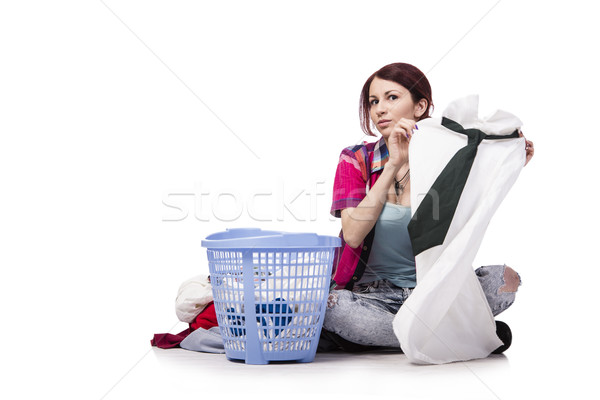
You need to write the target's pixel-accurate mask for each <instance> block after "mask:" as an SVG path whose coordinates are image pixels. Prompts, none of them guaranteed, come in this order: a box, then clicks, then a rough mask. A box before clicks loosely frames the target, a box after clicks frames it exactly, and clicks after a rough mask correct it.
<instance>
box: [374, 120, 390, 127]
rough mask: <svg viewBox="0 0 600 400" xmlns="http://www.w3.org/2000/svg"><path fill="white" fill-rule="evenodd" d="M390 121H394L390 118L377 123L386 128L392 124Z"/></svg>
mask: <svg viewBox="0 0 600 400" xmlns="http://www.w3.org/2000/svg"><path fill="white" fill-rule="evenodd" d="M390 122H392V121H391V120H389V119H382V120H380V121H379V122H378V123H377V125H378V126H380V127H382V128H385V127H386V126H388V125H389V124H390Z"/></svg>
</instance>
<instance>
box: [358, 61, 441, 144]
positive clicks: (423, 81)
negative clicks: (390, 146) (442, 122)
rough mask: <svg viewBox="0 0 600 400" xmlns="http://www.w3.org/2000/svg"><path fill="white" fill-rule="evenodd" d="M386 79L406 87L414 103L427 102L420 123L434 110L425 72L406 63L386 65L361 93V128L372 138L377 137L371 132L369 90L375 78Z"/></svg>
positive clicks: (370, 79) (371, 77)
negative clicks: (423, 100) (422, 100)
mask: <svg viewBox="0 0 600 400" xmlns="http://www.w3.org/2000/svg"><path fill="white" fill-rule="evenodd" d="M376 77H377V78H379V79H384V80H386V81H392V82H396V83H398V84H400V85H402V86H404V87H405V88H406V89H408V91H409V92H410V96H411V97H412V100H413V102H414V103H418V102H419V101H420V100H421V99H425V100H427V107H426V108H425V112H424V113H423V115H421V117H420V118H419V121H420V120H422V119H425V118H429V116H430V115H429V114H430V112H431V109H432V108H433V100H432V96H431V86H430V85H429V81H428V80H427V77H426V76H425V74H424V73H423V72H421V70H420V69H418V68H417V67H415V66H413V65H410V64H406V63H393V64H389V65H386V66H385V67H383V68H381V69H380V70H379V71H377V72H375V73H374V74H373V75H371V76H370V77H369V79H367V81H366V82H365V85H364V86H363V88H362V91H361V92H360V105H359V116H360V127H361V128H362V130H363V131H364V132H365V133H366V134H367V135H370V136H375V134H374V133H373V131H371V103H370V102H369V89H370V88H371V82H373V79H375V78H376Z"/></svg>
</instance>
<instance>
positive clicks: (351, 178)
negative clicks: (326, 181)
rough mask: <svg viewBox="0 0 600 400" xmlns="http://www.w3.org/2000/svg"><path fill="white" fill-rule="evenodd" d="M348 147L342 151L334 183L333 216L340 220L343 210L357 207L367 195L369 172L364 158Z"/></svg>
mask: <svg viewBox="0 0 600 400" xmlns="http://www.w3.org/2000/svg"><path fill="white" fill-rule="evenodd" d="M356 153H357V152H356V151H354V150H353V148H351V147H348V148H345V149H344V150H342V153H341V154H340V159H339V162H338V165H337V170H336V172H335V180H334V182H333V202H332V204H331V211H330V212H331V215H333V216H334V217H337V218H340V217H341V215H342V210H343V209H345V208H348V207H356V206H358V205H359V204H360V202H361V201H362V200H363V199H364V198H365V196H366V195H367V171H366V167H365V163H364V160H363V159H362V157H357V155H356ZM359 155H362V154H359Z"/></svg>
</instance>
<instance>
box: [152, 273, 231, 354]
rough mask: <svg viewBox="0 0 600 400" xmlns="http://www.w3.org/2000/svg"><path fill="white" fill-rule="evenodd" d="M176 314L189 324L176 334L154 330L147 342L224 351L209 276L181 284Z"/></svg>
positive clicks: (157, 344)
mask: <svg viewBox="0 0 600 400" xmlns="http://www.w3.org/2000/svg"><path fill="white" fill-rule="evenodd" d="M175 313H176V314H177V318H179V320H180V321H181V322H185V323H187V324H189V327H188V328H187V329H185V330H184V331H181V332H179V333H177V334H171V333H156V334H155V335H154V337H153V338H152V340H151V341H150V343H151V345H152V346H156V347H159V348H161V349H170V348H176V347H181V348H183V349H186V350H193V351H202V352H207V353H221V354H222V353H225V350H224V347H223V340H222V339H221V333H220V332H219V326H218V324H217V316H216V313H215V306H214V303H213V296H212V287H211V284H210V278H209V276H208V275H198V276H195V277H193V278H191V279H188V280H187V281H185V282H183V283H182V284H181V286H180V287H179V291H178V292H177V298H176V299H175Z"/></svg>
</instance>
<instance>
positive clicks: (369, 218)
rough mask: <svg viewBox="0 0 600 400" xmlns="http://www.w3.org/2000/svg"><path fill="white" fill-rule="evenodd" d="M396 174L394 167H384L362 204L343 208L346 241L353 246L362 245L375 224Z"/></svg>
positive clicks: (343, 227) (343, 226) (343, 230)
mask: <svg viewBox="0 0 600 400" xmlns="http://www.w3.org/2000/svg"><path fill="white" fill-rule="evenodd" d="M386 166H387V165H386ZM395 175H396V172H395V171H393V168H384V169H383V171H382V172H381V175H380V176H379V178H378V179H377V182H375V184H374V185H373V187H372V188H371V189H370V190H369V192H368V193H367V196H366V197H365V198H364V199H363V200H362V201H361V202H360V204H359V205H358V206H356V207H348V208H345V209H343V210H342V232H343V233H344V241H345V242H346V243H347V244H348V246H350V247H353V248H356V247H358V246H360V244H361V243H362V241H363V240H364V239H365V237H366V236H367V234H368V233H369V232H370V231H371V229H373V227H374V226H375V222H376V221H377V218H379V214H381V210H382V209H383V205H384V204H385V202H386V199H387V195H388V190H389V187H390V186H391V185H392V182H393V181H394V176H395Z"/></svg>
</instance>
